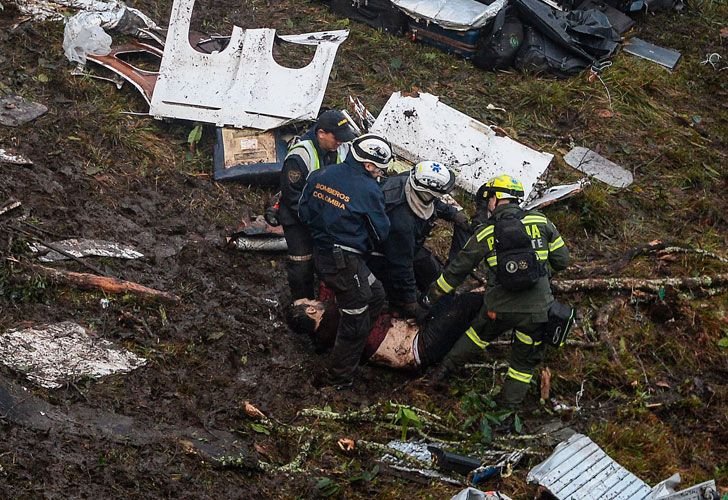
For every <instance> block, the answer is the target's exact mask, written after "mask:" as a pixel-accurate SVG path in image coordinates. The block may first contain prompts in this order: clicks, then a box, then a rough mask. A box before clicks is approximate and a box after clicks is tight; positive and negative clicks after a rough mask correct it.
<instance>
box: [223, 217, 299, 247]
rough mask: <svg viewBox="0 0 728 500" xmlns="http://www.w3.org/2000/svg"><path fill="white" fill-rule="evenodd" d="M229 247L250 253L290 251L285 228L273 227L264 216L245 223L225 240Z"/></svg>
mask: <svg viewBox="0 0 728 500" xmlns="http://www.w3.org/2000/svg"><path fill="white" fill-rule="evenodd" d="M225 241H226V243H227V245H230V246H234V247H235V248H237V249H238V250H245V251H248V252H283V251H285V250H287V249H288V245H287V244H286V239H285V238H284V237H283V227H282V226H276V227H273V226H271V225H270V224H268V223H267V222H266V221H265V219H264V218H263V216H258V217H257V218H256V219H255V220H252V221H248V220H246V221H243V222H242V224H241V225H240V227H239V228H238V229H237V230H236V231H235V232H234V233H232V234H231V235H229V236H227V237H226V238H225Z"/></svg>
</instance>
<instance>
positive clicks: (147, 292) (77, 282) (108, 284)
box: [8, 258, 180, 302]
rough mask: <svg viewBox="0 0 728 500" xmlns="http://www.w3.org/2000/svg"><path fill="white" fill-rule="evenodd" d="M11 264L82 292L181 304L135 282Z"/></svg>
mask: <svg viewBox="0 0 728 500" xmlns="http://www.w3.org/2000/svg"><path fill="white" fill-rule="evenodd" d="M8 260H10V261H11V262H16V263H20V264H22V265H23V266H25V267H27V268H29V269H30V270H32V271H34V272H36V273H38V274H40V275H41V276H43V277H44V278H48V279H49V280H50V281H52V282H55V283H64V284H70V285H73V286H76V287H78V288H80V289H82V290H101V291H104V292H106V293H131V294H134V295H139V296H141V297H144V298H146V299H152V300H165V301H169V302H179V300H180V299H179V297H178V296H177V295H175V294H173V293H169V292H163V291H161V290H156V289H154V288H149V287H146V286H144V285H140V284H139V283H134V282H133V281H125V280H120V279H118V278H111V277H108V276H97V275H95V274H89V273H77V272H73V271H64V270H62V269H53V268H50V267H46V266H41V265H40V264H32V263H30V262H22V263H21V262H20V261H19V260H17V259H13V258H8Z"/></svg>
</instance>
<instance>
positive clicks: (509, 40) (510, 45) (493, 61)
mask: <svg viewBox="0 0 728 500" xmlns="http://www.w3.org/2000/svg"><path fill="white" fill-rule="evenodd" d="M522 43H523V24H521V20H520V19H518V11H517V10H516V9H515V7H513V6H512V5H506V6H505V7H503V8H502V9H501V10H500V11H499V12H498V14H497V15H496V16H495V19H494V20H493V24H492V26H491V30H490V33H489V34H488V35H485V34H484V35H483V36H481V38H480V41H479V43H478V51H477V52H476V53H475V56H474V57H473V64H475V65H476V66H477V67H479V68H482V69H486V70H490V71H492V70H496V69H506V68H509V67H511V66H512V65H513V61H514V60H515V58H516V53H517V52H518V49H520V48H521V44H522Z"/></svg>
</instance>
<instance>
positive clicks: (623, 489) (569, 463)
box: [527, 434, 716, 500]
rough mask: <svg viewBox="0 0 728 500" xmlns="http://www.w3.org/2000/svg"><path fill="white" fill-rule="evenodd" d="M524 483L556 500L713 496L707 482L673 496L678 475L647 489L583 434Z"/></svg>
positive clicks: (563, 446)
mask: <svg viewBox="0 0 728 500" xmlns="http://www.w3.org/2000/svg"><path fill="white" fill-rule="evenodd" d="M527 480H528V482H530V483H535V484H539V485H541V486H543V487H544V488H546V489H547V490H548V491H549V492H550V493H551V494H552V495H554V496H555V497H556V498H557V499H559V500H565V499H570V500H581V499H584V500H587V499H589V500H591V499H598V498H615V499H625V500H626V499H644V500H657V499H665V500H667V499H675V500H676V499H678V498H680V499H685V500H688V499H691V500H700V499H703V498H713V496H711V492H716V487H715V481H706V482H705V483H701V484H699V485H696V486H693V487H692V488H689V489H687V490H683V491H681V492H677V493H676V492H675V490H674V486H676V485H677V483H679V482H680V476H679V474H675V475H673V476H672V477H670V478H669V479H668V480H666V481H663V482H662V483H660V484H658V485H657V486H655V487H654V488H650V487H649V486H648V485H647V483H645V482H644V481H642V480H641V479H640V478H638V477H637V476H635V475H634V474H632V473H631V472H629V471H628V470H627V469H625V468H624V467H622V466H621V465H620V464H618V463H617V462H615V461H614V460H613V459H612V458H611V457H609V455H607V454H606V453H605V452H604V450H602V449H601V448H600V447H599V446H597V445H596V444H595V443H594V442H593V441H592V440H591V439H589V438H588V437H587V436H584V435H583V434H574V435H573V436H571V437H570V438H569V439H568V440H566V441H564V442H562V443H560V444H559V445H558V446H557V447H556V449H555V450H554V452H553V454H552V455H551V456H550V457H549V458H547V459H546V460H544V461H543V462H541V463H540V464H539V465H537V466H536V467H534V468H533V469H531V472H529V473H528V477H527Z"/></svg>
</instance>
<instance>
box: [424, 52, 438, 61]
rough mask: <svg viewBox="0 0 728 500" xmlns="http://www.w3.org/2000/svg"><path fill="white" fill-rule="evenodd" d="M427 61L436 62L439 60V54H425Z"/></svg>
mask: <svg viewBox="0 0 728 500" xmlns="http://www.w3.org/2000/svg"><path fill="white" fill-rule="evenodd" d="M425 59H427V60H428V61H434V60H435V59H437V53H436V52H427V53H426V54H425Z"/></svg>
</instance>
